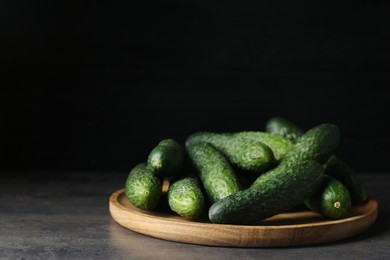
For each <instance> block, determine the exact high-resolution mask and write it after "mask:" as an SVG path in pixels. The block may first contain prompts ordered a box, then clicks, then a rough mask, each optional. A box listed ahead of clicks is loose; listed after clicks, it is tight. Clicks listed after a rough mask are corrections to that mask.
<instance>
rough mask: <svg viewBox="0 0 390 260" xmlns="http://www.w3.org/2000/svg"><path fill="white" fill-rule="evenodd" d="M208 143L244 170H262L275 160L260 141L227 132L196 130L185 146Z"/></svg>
mask: <svg viewBox="0 0 390 260" xmlns="http://www.w3.org/2000/svg"><path fill="white" fill-rule="evenodd" d="M202 142H205V143H209V144H211V145H212V146H214V147H215V148H217V149H218V150H219V151H220V152H222V153H223V154H224V155H225V156H226V157H227V158H228V159H229V161H230V162H231V163H232V164H234V165H235V166H237V167H239V168H240V169H242V170H245V171H255V172H263V171H265V170H266V169H268V168H270V167H271V166H272V165H273V164H274V161H275V158H274V154H273V152H272V150H271V149H270V148H269V147H268V146H266V145H265V144H263V143H261V142H253V141H248V140H241V139H238V138H234V137H232V136H230V135H228V134H215V133H208V132H198V133H195V134H193V135H191V136H190V137H189V138H188V139H187V144H186V145H187V146H188V145H193V144H197V143H202Z"/></svg>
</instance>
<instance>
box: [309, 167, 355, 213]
mask: <svg viewBox="0 0 390 260" xmlns="http://www.w3.org/2000/svg"><path fill="white" fill-rule="evenodd" d="M305 205H306V206H307V207H308V208H309V209H312V210H314V211H317V212H319V213H321V214H322V215H324V216H326V217H329V218H332V219H340V218H343V217H345V216H346V215H347V214H348V211H349V209H350V208H351V197H350V195H349V192H348V189H347V188H346V187H345V186H344V185H343V184H342V183H341V182H340V181H338V180H336V179H335V178H333V177H330V176H328V175H325V178H324V181H323V182H322V184H321V186H320V188H319V189H318V190H317V191H316V192H315V193H314V194H313V195H312V196H311V197H310V199H307V200H306V201H305Z"/></svg>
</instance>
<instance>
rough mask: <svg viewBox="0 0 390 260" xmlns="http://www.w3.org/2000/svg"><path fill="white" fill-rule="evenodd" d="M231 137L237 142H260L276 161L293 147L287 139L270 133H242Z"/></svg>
mask: <svg viewBox="0 0 390 260" xmlns="http://www.w3.org/2000/svg"><path fill="white" fill-rule="evenodd" d="M231 136H232V137H234V138H237V139H239V140H247V141H253V142H261V143H263V144H265V145H266V146H268V147H269V148H270V149H271V150H272V152H273V154H274V157H275V160H276V161H279V160H280V158H282V156H283V155H284V154H285V153H287V151H289V150H290V149H291V148H292V147H293V143H292V142H291V141H290V140H289V139H287V138H285V137H283V136H280V135H276V134H271V133H265V132H256V131H243V132H238V133H235V134H232V135H231Z"/></svg>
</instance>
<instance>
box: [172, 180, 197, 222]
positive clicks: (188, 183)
mask: <svg viewBox="0 0 390 260" xmlns="http://www.w3.org/2000/svg"><path fill="white" fill-rule="evenodd" d="M168 204H169V207H170V208H171V209H172V211H174V212H176V213H177V214H179V215H180V216H183V217H186V218H189V219H196V218H198V217H199V216H200V215H201V214H202V213H203V209H204V196H203V193H202V190H201V188H200V186H199V183H198V180H197V179H196V177H195V176H188V177H185V178H182V179H180V180H177V181H175V182H174V183H173V184H172V185H171V186H170V187H169V190H168Z"/></svg>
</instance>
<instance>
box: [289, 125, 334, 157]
mask: <svg viewBox="0 0 390 260" xmlns="http://www.w3.org/2000/svg"><path fill="white" fill-rule="evenodd" d="M339 140H340V131H339V128H338V127H337V126H335V125H332V124H321V125H318V126H316V127H314V128H312V129H310V130H309V131H307V132H306V133H305V134H304V135H302V136H301V137H300V138H299V139H298V141H297V142H296V143H295V145H294V147H293V148H292V149H290V150H289V151H288V152H287V153H286V154H285V155H284V156H283V159H282V161H288V160H292V161H296V160H305V159H312V160H316V161H317V162H320V163H324V162H326V161H327V160H328V159H329V157H330V156H331V155H332V154H333V152H334V151H335V150H336V148H337V146H338V144H339Z"/></svg>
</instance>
